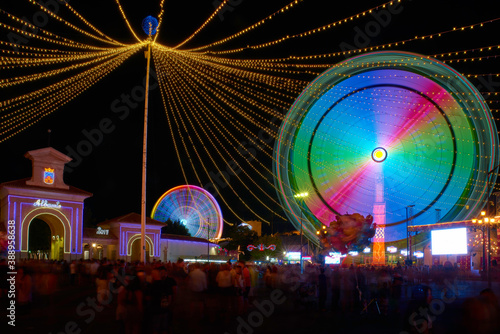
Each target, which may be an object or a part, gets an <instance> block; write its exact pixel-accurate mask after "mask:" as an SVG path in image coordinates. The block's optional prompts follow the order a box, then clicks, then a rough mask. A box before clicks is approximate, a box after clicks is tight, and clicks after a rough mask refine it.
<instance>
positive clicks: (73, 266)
mask: <svg viewBox="0 0 500 334" xmlns="http://www.w3.org/2000/svg"><path fill="white" fill-rule="evenodd" d="M0 267H1V268H2V275H4V274H6V272H7V271H6V266H5V262H4V261H0ZM17 272H18V274H17V276H16V290H17V296H16V297H17V299H18V300H17V303H18V307H19V308H18V312H19V314H29V312H31V311H32V310H31V304H32V301H33V298H38V300H42V301H43V304H44V305H47V307H50V305H53V302H52V298H53V296H54V293H55V292H56V291H57V290H60V289H66V288H70V287H75V288H85V289H93V290H94V291H95V292H94V293H95V300H96V305H97V306H96V307H100V308H108V309H112V310H113V313H114V315H115V321H116V323H117V326H116V328H117V331H118V332H119V333H142V332H146V333H171V332H173V329H174V328H175V327H176V325H177V327H178V325H179V323H180V322H183V326H185V327H186V329H187V330H190V331H192V332H195V333H196V332H201V331H202V329H203V326H204V324H206V323H220V324H222V325H229V324H230V323H231V322H232V321H234V319H235V318H236V317H237V316H242V315H244V314H247V313H248V312H249V311H251V310H252V309H254V307H255V303H254V301H255V300H259V299H260V298H261V297H263V296H264V297H265V296H269V295H270V294H271V293H272V291H275V290H279V291H281V292H282V293H283V296H284V298H285V299H286V302H287V303H286V305H287V306H284V307H289V308H294V309H301V310H304V311H315V312H318V311H319V312H324V313H327V312H332V313H337V314H347V315H357V316H363V315H373V316H380V317H388V316H394V315H398V316H399V318H400V319H406V318H408V319H409V318H411V317H412V315H411V313H412V311H413V309H412V308H415V309H416V310H418V309H419V308H422V307H426V305H427V306H428V305H429V303H430V302H431V301H432V298H433V297H432V293H431V290H430V288H429V286H431V285H434V286H436V284H438V285H441V286H443V287H445V285H446V284H448V282H452V281H453V280H454V278H455V277H456V276H457V275H458V273H457V272H456V271H455V270H453V269H452V270H449V269H446V268H437V267H436V268H428V267H403V266H400V265H397V266H392V267H372V266H366V267H356V266H354V265H351V266H347V267H342V266H335V267H332V266H321V265H307V266H305V268H303V269H302V270H301V268H300V266H299V265H295V264H294V265H276V264H264V265H255V264H254V263H246V262H245V261H236V262H227V263H220V264H216V263H210V264H208V263H200V262H194V263H185V262H184V261H183V260H182V259H179V260H178V261H177V262H158V261H154V262H152V263H149V264H146V265H144V264H141V263H126V262H125V261H122V260H117V261H109V260H106V259H105V260H75V261H72V262H71V263H68V262H66V261H36V260H26V261H21V262H20V263H19V266H18V271H17ZM1 282H2V284H5V282H6V279H3V278H2V280H1ZM7 289H8V287H7V286H5V285H2V286H1V297H2V298H4V297H5V296H6V293H7ZM478 303H479V304H478ZM403 304H404V307H403ZM478 305H479V306H481V305H482V306H484V310H483V311H484V312H482V313H481V316H482V317H483V318H484V319H488V321H490V320H491V323H490V324H489V327H488V329H489V328H496V329H498V328H499V327H498V325H499V324H498V318H499V316H500V313H498V312H499V306H498V300H497V299H496V296H495V294H494V293H493V291H491V290H489V291H484V294H483V295H482V296H481V298H475V299H471V300H467V303H464V312H465V311H470V312H469V313H467V314H465V315H464V318H467V316H469V318H471V319H472V318H474V316H476V315H475V314H474V312H473V310H477V307H478ZM485 312H486V313H487V312H490V313H488V315H485ZM484 319H483V320H484ZM492 319H497V320H492ZM430 320H431V319H427V318H425V317H421V316H418V317H417V318H415V319H413V320H412V321H413V322H414V324H412V321H403V323H404V324H403V325H404V326H406V327H409V328H408V330H409V331H410V330H411V329H412V327H413V329H414V330H417V332H423V333H425V331H420V330H418V326H421V325H422V323H425V328H432V323H431V321H430ZM472 320H474V319H472ZM472 320H471V322H472ZM495 321H497V322H495ZM485 323H486V322H485V321H483V322H482V325H483V326H484V324H485ZM464 328H466V327H464ZM484 333H488V332H487V331H484Z"/></svg>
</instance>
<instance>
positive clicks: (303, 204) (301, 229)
mask: <svg viewBox="0 0 500 334" xmlns="http://www.w3.org/2000/svg"><path fill="white" fill-rule="evenodd" d="M307 196H309V193H308V192H303V193H299V194H295V195H294V196H293V197H295V198H298V199H299V202H301V203H302V206H305V198H306V197H307ZM302 216H303V211H302V208H300V273H301V274H303V273H304V264H303V263H302V234H303V229H304V227H303V223H302Z"/></svg>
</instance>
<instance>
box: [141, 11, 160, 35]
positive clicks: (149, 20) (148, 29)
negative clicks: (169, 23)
mask: <svg viewBox="0 0 500 334" xmlns="http://www.w3.org/2000/svg"><path fill="white" fill-rule="evenodd" d="M157 28H158V20H157V19H156V18H154V17H152V16H151V15H150V16H148V17H146V18H145V19H144V20H142V30H144V32H145V33H146V35H148V36H153V35H154V34H156V29H157Z"/></svg>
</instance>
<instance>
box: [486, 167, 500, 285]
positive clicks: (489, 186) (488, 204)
mask: <svg viewBox="0 0 500 334" xmlns="http://www.w3.org/2000/svg"><path fill="white" fill-rule="evenodd" d="M498 167H500V165H497V166H495V167H493V168H492V169H491V170H490V171H489V172H488V175H487V177H486V182H488V184H487V185H488V187H487V188H488V192H487V193H486V214H487V215H488V217H491V212H490V191H491V185H490V175H491V174H492V173H493V172H494V171H495V170H497V169H498ZM490 234H491V227H490V224H488V235H487V238H488V264H487V266H486V270H487V271H486V275H488V287H489V288H491V273H490V267H491V239H490V238H491V236H490ZM483 244H484V241H483ZM485 257H486V256H485Z"/></svg>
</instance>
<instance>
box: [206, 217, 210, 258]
mask: <svg viewBox="0 0 500 334" xmlns="http://www.w3.org/2000/svg"><path fill="white" fill-rule="evenodd" d="M207 261H208V264H210V217H208V218H207Z"/></svg>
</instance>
